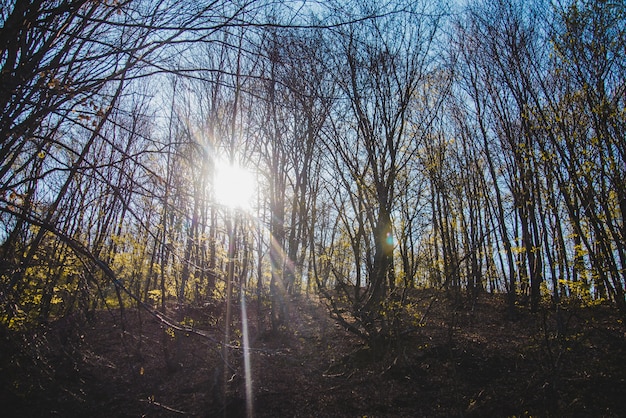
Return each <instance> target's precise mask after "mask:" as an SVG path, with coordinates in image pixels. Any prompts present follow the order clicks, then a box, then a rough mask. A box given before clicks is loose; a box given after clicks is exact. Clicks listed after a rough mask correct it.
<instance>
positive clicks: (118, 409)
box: [0, 292, 626, 417]
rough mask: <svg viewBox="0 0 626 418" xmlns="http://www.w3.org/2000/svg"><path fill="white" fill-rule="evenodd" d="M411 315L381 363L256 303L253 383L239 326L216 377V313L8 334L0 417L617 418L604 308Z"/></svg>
mask: <svg viewBox="0 0 626 418" xmlns="http://www.w3.org/2000/svg"><path fill="white" fill-rule="evenodd" d="M434 298H436V299H434ZM433 300H434V302H433ZM413 302H414V305H415V307H416V309H421V310H422V311H423V312H424V313H426V312H427V315H426V317H425V318H424V319H425V320H424V322H423V324H422V326H419V327H415V328H413V329H410V330H409V331H408V332H406V333H403V335H401V336H398V337H397V338H395V339H394V340H393V341H392V342H390V343H389V344H388V346H387V347H386V348H387V350H386V351H385V353H384V355H383V356H382V357H380V356H376V355H375V354H374V353H373V352H372V351H371V350H369V349H368V347H367V346H364V345H363V344H362V343H361V342H360V341H359V340H358V339H357V338H355V337H354V336H353V335H351V334H350V333H348V332H347V331H346V330H344V329H342V328H341V327H340V326H339V325H337V324H335V323H334V322H333V321H332V320H331V319H330V318H329V316H328V313H327V311H326V310H325V308H324V307H323V306H322V305H321V304H320V303H319V301H318V300H317V299H315V298H313V297H310V298H309V297H306V296H304V295H302V296H299V297H294V298H293V299H292V300H291V301H290V304H289V315H290V321H289V322H288V327H287V328H285V329H281V330H280V331H278V332H269V331H266V329H268V328H269V324H267V323H263V322H259V315H258V310H257V308H258V305H257V304H256V302H251V303H250V304H249V306H248V307H247V308H248V322H249V336H250V346H251V347H250V350H249V353H250V364H251V369H250V372H251V373H250V375H251V379H248V380H247V379H246V378H245V373H244V359H243V357H244V351H245V350H243V349H242V348H241V347H239V344H240V340H241V338H240V336H241V335H242V334H241V328H240V326H239V324H240V315H235V318H234V324H235V326H234V330H233V334H234V335H233V339H232V341H231V344H232V347H231V348H230V349H229V355H228V360H229V368H228V371H227V373H224V370H223V366H222V365H223V364H224V360H223V353H222V350H221V346H220V344H219V342H220V341H222V339H223V335H222V331H221V330H222V329H223V323H222V321H223V320H222V319H221V315H219V314H218V313H219V312H220V309H219V308H218V307H215V306H204V307H197V308H186V309H185V310H184V311H177V310H175V309H172V311H171V312H169V315H171V316H172V317H175V318H177V319H179V320H181V321H182V322H183V323H185V324H186V325H189V326H192V327H193V329H194V331H198V332H197V333H196V332H182V331H177V330H175V329H173V328H172V327H170V326H168V325H167V324H164V323H163V322H161V321H159V320H157V319H155V318H154V317H152V316H150V315H149V314H148V313H146V312H139V311H136V310H126V311H125V314H124V319H123V320H122V319H121V318H120V312H119V311H102V312H99V313H98V314H97V315H96V316H95V318H93V319H91V321H86V320H85V319H84V318H78V317H70V318H65V319H63V320H59V321H56V322H54V323H51V324H49V325H48V326H46V327H42V328H41V329H40V330H38V331H37V332H36V333H29V334H28V335H17V334H12V333H9V332H8V331H6V330H4V331H1V334H0V337H1V340H0V350H1V351H0V353H2V358H1V359H0V390H1V394H0V405H2V412H1V415H2V416H5V417H38V416H41V417H43V416H62V417H70V416H76V417H78V416H80V417H142V416H147V417H170V416H171V417H178V416H196V417H213V416H216V417H219V416H228V417H240V416H241V417H245V416H246V414H247V410H248V409H249V408H252V409H253V414H254V416H256V417H365V416H367V417H485V416H495V417H513V416H515V417H525V416H539V417H562V416H568V417H578V416H580V417H590V416H597V417H619V416H624V412H623V399H624V398H625V397H626V382H625V379H626V327H624V324H623V323H622V321H621V320H620V317H619V316H618V315H617V314H616V312H614V310H613V309H612V308H611V307H608V306H596V307H586V308H583V307H580V306H576V305H575V304H572V305H571V306H568V307H564V308H563V309H562V310H560V312H559V315H560V318H561V321H560V323H559V322H557V313H556V312H555V311H554V310H553V309H543V310H542V311H541V312H539V313H537V314H530V313H528V312H527V311H526V310H524V309H523V308H520V312H519V315H518V317H517V318H516V319H515V320H510V319H507V315H506V310H505V305H504V301H503V299H502V297H501V296H497V295H487V294H485V295H481V296H480V297H479V298H478V299H477V300H476V301H475V302H472V303H470V302H467V301H460V302H459V301H457V302H452V301H451V300H450V299H449V298H446V297H445V295H443V294H441V295H437V294H434V293H432V292H424V293H423V294H418V295H416V296H415V299H414V301H413ZM431 302H433V303H431ZM428 306H431V308H430V309H429V308H428ZM261 313H262V315H261V317H265V316H266V312H265V310H264V308H261ZM559 328H560V331H561V332H557V329H559ZM225 378H226V379H227V380H226V382H227V383H226V385H224V384H223V382H224V379H225ZM247 382H249V385H250V386H248V387H249V389H250V390H251V392H252V394H253V402H252V403H251V404H250V405H249V406H247V403H246V395H245V394H246V384H247ZM225 386H226V390H224V387H225Z"/></svg>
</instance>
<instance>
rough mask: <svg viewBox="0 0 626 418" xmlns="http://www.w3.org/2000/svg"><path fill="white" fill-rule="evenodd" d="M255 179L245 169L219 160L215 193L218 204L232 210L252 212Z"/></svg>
mask: <svg viewBox="0 0 626 418" xmlns="http://www.w3.org/2000/svg"><path fill="white" fill-rule="evenodd" d="M255 184H256V181H255V177H254V175H253V174H252V173H251V172H250V171H249V170H247V169H246V168H244V167H241V166H239V165H238V164H231V163H229V162H226V161H221V160H218V161H217V162H216V164H215V177H214V191H215V199H216V201H217V203H218V204H220V205H224V206H226V207H228V208H230V209H242V210H250V209H251V208H252V197H253V196H254V191H255Z"/></svg>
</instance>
